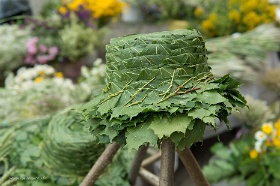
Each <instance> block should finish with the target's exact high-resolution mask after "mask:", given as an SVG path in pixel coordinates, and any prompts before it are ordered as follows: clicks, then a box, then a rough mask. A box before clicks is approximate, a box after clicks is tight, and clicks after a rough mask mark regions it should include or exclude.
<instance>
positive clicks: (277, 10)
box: [276, 8, 280, 21]
mask: <svg viewBox="0 0 280 186" xmlns="http://www.w3.org/2000/svg"><path fill="white" fill-rule="evenodd" d="M276 20H277V21H280V9H279V8H277V9H276Z"/></svg>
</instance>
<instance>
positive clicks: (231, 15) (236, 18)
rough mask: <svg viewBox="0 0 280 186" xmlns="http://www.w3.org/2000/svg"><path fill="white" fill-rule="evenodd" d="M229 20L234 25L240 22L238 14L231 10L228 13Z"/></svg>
mask: <svg viewBox="0 0 280 186" xmlns="http://www.w3.org/2000/svg"><path fill="white" fill-rule="evenodd" d="M229 18H230V19H231V20H233V21H234V22H235V23H239V22H240V13H239V12H238V11H237V10H232V11H230V12H229Z"/></svg>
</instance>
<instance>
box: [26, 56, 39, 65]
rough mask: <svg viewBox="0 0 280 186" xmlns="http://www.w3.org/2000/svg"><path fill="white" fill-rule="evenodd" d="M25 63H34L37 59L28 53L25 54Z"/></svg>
mask: <svg viewBox="0 0 280 186" xmlns="http://www.w3.org/2000/svg"><path fill="white" fill-rule="evenodd" d="M24 61H25V63H26V64H30V65H34V64H35V63H36V62H35V59H34V57H33V56H32V55H27V56H25V60H24Z"/></svg>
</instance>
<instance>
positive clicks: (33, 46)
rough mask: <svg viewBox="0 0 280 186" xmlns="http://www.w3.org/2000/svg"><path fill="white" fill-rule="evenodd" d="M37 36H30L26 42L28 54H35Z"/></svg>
mask: <svg viewBox="0 0 280 186" xmlns="http://www.w3.org/2000/svg"><path fill="white" fill-rule="evenodd" d="M38 40H39V39H38V38H37V37H32V38H31V39H29V40H28V41H27V43H26V47H27V52H28V53H29V54H32V55H35V54H36V53H37V51H38V49H37V43H38Z"/></svg>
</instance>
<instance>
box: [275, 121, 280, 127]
mask: <svg viewBox="0 0 280 186" xmlns="http://www.w3.org/2000/svg"><path fill="white" fill-rule="evenodd" d="M274 127H275V128H276V129H280V119H278V121H276V122H275V123H274Z"/></svg>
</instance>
